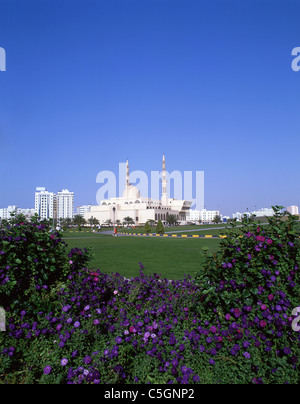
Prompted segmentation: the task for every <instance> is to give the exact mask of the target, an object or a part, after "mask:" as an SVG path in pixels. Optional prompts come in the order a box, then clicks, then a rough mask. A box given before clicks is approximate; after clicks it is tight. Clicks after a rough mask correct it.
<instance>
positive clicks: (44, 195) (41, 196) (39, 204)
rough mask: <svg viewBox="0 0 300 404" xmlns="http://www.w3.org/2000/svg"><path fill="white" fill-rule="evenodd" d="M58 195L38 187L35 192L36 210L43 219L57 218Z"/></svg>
mask: <svg viewBox="0 0 300 404" xmlns="http://www.w3.org/2000/svg"><path fill="white" fill-rule="evenodd" d="M55 205H56V195H55V194H54V193H53V192H48V191H47V190H46V188H44V187H37V188H36V192H35V202H34V209H35V213H37V214H38V216H39V217H40V218H41V219H53V218H55V210H56V209H55Z"/></svg>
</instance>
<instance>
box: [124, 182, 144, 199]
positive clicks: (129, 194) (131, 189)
mask: <svg viewBox="0 0 300 404" xmlns="http://www.w3.org/2000/svg"><path fill="white" fill-rule="evenodd" d="M140 197H141V194H140V191H139V189H138V188H137V187H135V186H134V185H129V186H128V187H126V188H125V190H124V192H123V198H125V199H135V200H136V199H139V198H140Z"/></svg>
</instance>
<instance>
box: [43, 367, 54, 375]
mask: <svg viewBox="0 0 300 404" xmlns="http://www.w3.org/2000/svg"><path fill="white" fill-rule="evenodd" d="M51 370H52V368H51V366H46V367H45V369H44V374H45V375H50V373H51Z"/></svg>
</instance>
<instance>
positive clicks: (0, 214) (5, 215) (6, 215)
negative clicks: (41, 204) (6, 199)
mask: <svg viewBox="0 0 300 404" xmlns="http://www.w3.org/2000/svg"><path fill="white" fill-rule="evenodd" d="M34 213H35V210H34V209H21V208H18V207H17V206H15V205H11V206H8V207H7V208H4V209H0V219H10V218H11V214H15V215H20V214H22V215H24V216H25V217H26V219H30V218H31V216H34Z"/></svg>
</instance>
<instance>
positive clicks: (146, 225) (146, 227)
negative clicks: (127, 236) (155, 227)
mask: <svg viewBox="0 0 300 404" xmlns="http://www.w3.org/2000/svg"><path fill="white" fill-rule="evenodd" d="M150 231H151V226H150V224H149V222H147V223H146V224H145V227H144V232H145V233H147V234H149V233H150Z"/></svg>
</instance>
